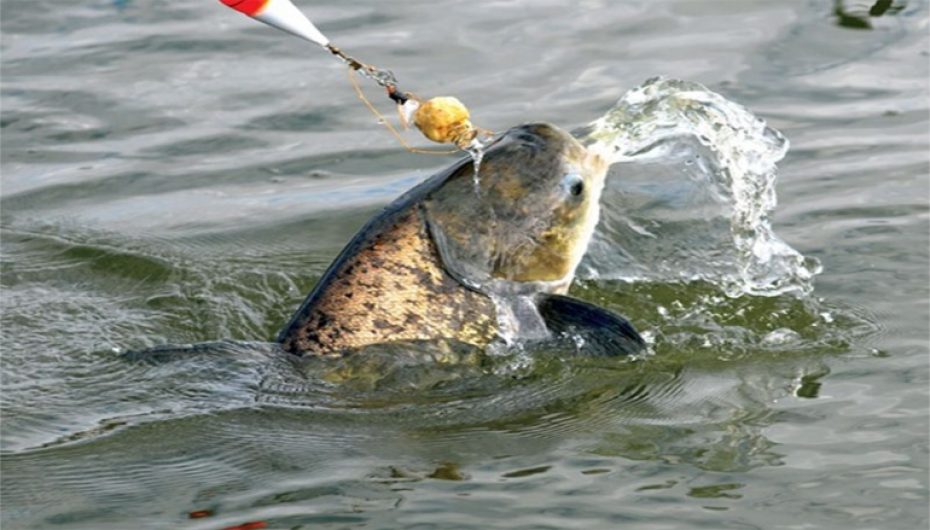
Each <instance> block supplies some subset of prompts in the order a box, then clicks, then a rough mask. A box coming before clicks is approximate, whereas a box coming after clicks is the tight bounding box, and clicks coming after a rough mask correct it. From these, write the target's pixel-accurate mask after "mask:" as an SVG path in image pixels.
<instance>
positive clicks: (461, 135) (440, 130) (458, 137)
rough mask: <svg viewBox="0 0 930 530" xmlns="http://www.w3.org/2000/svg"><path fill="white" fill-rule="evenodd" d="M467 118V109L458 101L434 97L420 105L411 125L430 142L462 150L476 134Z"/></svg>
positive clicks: (452, 98)
mask: <svg viewBox="0 0 930 530" xmlns="http://www.w3.org/2000/svg"><path fill="white" fill-rule="evenodd" d="M469 117H470V116H469V114H468V109H467V108H466V107H465V105H463V104H462V102H461V101H459V100H458V99H456V98H454V97H451V96H450V97H436V98H433V99H430V100H429V101H427V102H425V103H422V104H421V105H420V107H419V108H418V109H417V110H416V113H415V114H414V115H413V123H414V124H415V125H416V126H417V129H420V132H422V133H423V135H424V136H426V137H427V138H429V139H430V140H432V141H434V142H438V143H441V144H455V145H457V146H458V147H460V148H463V149H464V148H465V147H467V146H468V144H469V143H470V142H471V141H472V139H473V138H474V137H475V135H476V134H477V131H476V130H475V126H474V125H472V123H471V120H469Z"/></svg>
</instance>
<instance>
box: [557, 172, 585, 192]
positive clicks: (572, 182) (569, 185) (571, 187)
mask: <svg viewBox="0 0 930 530" xmlns="http://www.w3.org/2000/svg"><path fill="white" fill-rule="evenodd" d="M562 187H563V188H564V189H565V190H567V191H568V193H569V194H570V195H571V196H572V197H580V196H581V194H582V193H584V179H583V178H581V175H579V174H578V173H569V174H567V175H565V177H564V178H563V179H562Z"/></svg>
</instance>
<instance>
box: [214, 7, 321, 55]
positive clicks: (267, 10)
mask: <svg viewBox="0 0 930 530" xmlns="http://www.w3.org/2000/svg"><path fill="white" fill-rule="evenodd" d="M220 2H223V3H224V4H226V5H227V6H229V7H231V8H233V9H235V10H236V11H238V12H240V13H243V14H245V15H248V16H250V17H252V18H254V19H255V20H259V21H261V22H264V23H265V24H268V25H269V26H272V27H275V28H278V29H280V30H283V31H286V32H288V33H290V34H291V35H296V36H298V37H300V38H302V39H305V40H308V41H310V42H312V43H314V44H319V45H320V46H322V47H324V48H326V47H327V46H328V45H329V39H328V38H326V35H323V33H322V32H320V30H318V29H317V27H316V26H314V25H313V22H310V19H308V18H307V17H306V16H305V15H304V14H303V13H302V12H301V11H300V10H299V9H297V6H295V5H294V4H293V3H291V0H220Z"/></svg>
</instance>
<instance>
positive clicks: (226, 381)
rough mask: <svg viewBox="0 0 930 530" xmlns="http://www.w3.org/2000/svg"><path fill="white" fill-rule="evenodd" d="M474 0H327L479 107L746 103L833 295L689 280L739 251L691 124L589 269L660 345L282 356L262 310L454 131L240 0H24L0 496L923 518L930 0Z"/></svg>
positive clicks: (586, 287) (419, 78)
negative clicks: (365, 104)
mask: <svg viewBox="0 0 930 530" xmlns="http://www.w3.org/2000/svg"><path fill="white" fill-rule="evenodd" d="M304 7H307V6H304ZM480 7H481V8H476V7H475V5H473V4H464V3H456V2H440V3H439V4H437V5H435V6H432V8H431V9H430V10H428V12H427V11H424V10H423V6H421V5H418V4H409V3H395V4H392V5H391V8H390V10H387V11H386V10H385V8H384V5H383V4H380V3H365V2H361V3H353V4H352V5H345V4H344V3H339V2H328V1H325V0H324V1H321V2H315V3H314V5H313V6H312V8H310V7H307V8H308V9H309V10H310V11H311V12H312V14H313V17H314V21H315V22H317V23H319V24H320V26H321V28H325V29H326V31H327V34H329V35H331V36H332V37H333V38H334V39H337V40H338V41H339V42H340V43H344V44H345V45H346V47H351V49H352V50H353V51H357V52H358V54H359V55H360V56H364V57H366V58H371V60H372V61H374V62H376V63H377V64H385V65H390V66H391V67H392V68H393V69H394V70H395V71H396V72H398V75H399V76H402V77H403V79H409V80H416V83H417V87H418V88H419V87H422V89H423V91H424V93H437V94H438V93H452V92H454V93H456V94H460V95H462V96H463V98H467V100H468V102H469V106H470V107H471V109H472V110H473V112H475V113H476V114H477V115H480V116H481V118H482V119H481V123H482V125H485V126H487V127H490V128H493V129H495V130H505V129H507V128H508V127H510V126H511V125H514V124H518V123H522V122H527V121H537V120H549V121H552V122H553V123H556V124H558V125H560V126H562V127H564V128H567V129H568V128H571V127H573V126H578V125H581V124H584V123H588V122H590V121H591V120H592V119H593V118H595V117H597V116H599V115H601V114H603V113H604V112H605V111H606V110H608V109H610V108H611V106H612V105H613V104H614V102H616V101H617V99H618V97H620V96H621V95H622V94H623V93H624V92H625V91H626V90H627V89H629V88H632V87H635V86H637V85H639V84H640V82H641V81H642V80H644V79H649V78H651V77H653V76H655V75H657V74H661V75H665V76H667V77H668V78H677V79H688V80H693V81H694V82H699V83H701V84H702V86H704V87H707V89H708V90H709V91H711V92H713V93H716V94H721V95H722V96H724V97H725V98H726V100H729V101H735V102H738V103H739V104H740V105H742V106H743V107H745V108H746V109H751V111H752V113H753V114H754V115H756V116H758V117H760V118H762V119H764V120H765V121H766V123H767V124H768V126H769V127H770V128H772V129H777V130H779V131H781V132H782V133H784V136H785V137H787V138H790V140H791V145H792V148H791V150H790V151H788V152H787V154H786V155H785V157H784V158H783V159H782V160H781V161H780V162H779V173H778V181H777V183H776V188H777V192H778V201H779V205H778V208H777V209H776V210H775V211H774V214H772V213H769V214H768V215H770V216H771V225H772V226H773V227H774V228H775V231H776V233H777V235H778V237H779V238H780V239H781V240H782V241H784V242H785V243H786V244H789V245H790V246H791V248H793V249H795V250H796V251H797V252H798V253H799V254H800V255H804V256H807V257H812V258H817V259H819V260H820V261H821V262H822V263H823V265H824V270H823V272H822V273H821V274H819V275H818V276H817V277H816V289H815V290H814V291H813V293H812V294H811V295H810V296H799V295H798V294H797V293H795V294H788V293H782V294H777V295H774V296H758V295H754V294H751V293H750V294H742V295H741V296H736V297H733V296H728V290H727V289H724V288H722V287H721V284H720V282H717V281H715V279H714V277H702V276H699V275H698V277H697V278H695V277H694V276H688V275H686V276H684V277H682V276H681V275H680V273H681V269H680V268H679V265H681V264H690V265H693V266H694V267H695V268H696V269H697V270H704V271H705V272H706V271H707V270H709V269H708V268H707V267H704V268H703V269H701V266H702V265H703V264H704V263H710V262H713V261H714V260H717V259H720V257H721V256H720V255H719V254H718V253H717V249H718V248H721V249H732V248H733V247H732V238H731V237H730V223H729V220H730V217H729V215H728V214H729V213H730V212H729V211H728V209H727V207H726V204H725V203H722V202H721V201H720V200H719V199H720V197H719V196H717V194H715V193H712V192H709V191H708V190H709V189H711V188H709V187H707V186H705V185H702V184H703V182H704V181H701V180H700V179H699V178H698V177H699V176H700V175H701V173H702V172H704V171H706V170H707V169H708V168H710V167H712V165H708V164H706V161H707V160H708V159H709V158H708V153H706V152H703V151H701V149H702V147H700V146H696V145H694V144H692V146H691V147H692V148H691V150H690V151H688V152H687V153H684V152H683V154H685V155H687V156H683V157H681V158H678V159H674V160H671V159H668V158H662V159H657V160H652V161H649V162H646V161H643V160H640V161H637V162H636V163H624V164H617V165H615V166H614V169H613V171H612V173H611V175H610V178H609V181H608V188H607V190H606V191H605V196H604V200H603V204H604V205H605V207H604V209H603V211H602V224H601V225H600V228H599V231H598V233H597V234H596V239H595V241H594V245H593V246H592V248H591V253H590V254H589V256H588V257H587V258H586V260H585V262H583V264H582V270H583V271H584V275H583V276H584V277H585V278H587V279H586V280H584V281H581V282H576V285H575V286H574V287H573V289H572V294H573V295H574V296H577V297H580V298H583V299H585V300H588V301H590V302H593V303H596V304H598V305H601V306H604V307H607V308H609V309H611V310H614V311H616V312H619V313H622V314H624V315H625V316H627V317H628V318H630V320H631V321H632V322H634V323H635V324H636V326H637V327H638V329H639V330H640V331H641V332H642V333H643V336H644V337H645V338H647V339H648V342H649V344H650V352H649V353H648V354H647V355H645V356H642V357H640V358H636V359H629V360H616V359H613V360H612V359H603V358H588V357H584V358H580V357H578V356H576V355H572V354H569V353H570V352H567V351H562V350H559V349H554V348H550V349H548V350H546V349H542V350H539V351H526V350H519V349H517V348H515V349H513V350H506V349H505V350H504V351H502V352H501V355H498V356H469V355H468V352H461V354H462V356H463V359H464V360H465V361H466V362H464V363H461V362H454V363H449V362H448V361H449V359H448V358H446V357H443V356H441V355H437V356H436V357H435V358H434V359H433V361H432V362H417V361H418V360H419V359H410V358H405V357H404V356H403V355H400V354H401V353H403V352H397V351H389V350H388V349H385V350H384V351H381V352H377V351H375V352H370V353H371V355H369V356H367V357H359V358H355V359H346V360H342V361H333V362H326V361H323V362H319V363H316V364H314V363H312V362H310V363H306V364H303V363H294V362H291V361H290V360H288V358H287V357H286V356H283V355H280V354H279V353H280V352H278V351H277V350H276V348H275V346H274V345H269V344H267V343H265V342H262V341H267V340H270V339H271V338H272V337H274V336H275V334H276V333H277V331H278V329H279V328H280V326H281V325H282V324H283V323H284V322H285V321H286V319H287V317H288V316H289V315H290V313H291V312H292V311H293V310H294V308H295V307H297V305H298V304H299V303H300V301H301V300H302V298H303V296H304V295H305V294H306V292H307V291H308V290H309V289H310V287H311V286H312V285H313V284H314V282H315V281H316V280H317V278H318V277H319V275H320V274H321V273H322V271H323V270H324V269H325V267H326V266H327V265H328V264H329V262H330V261H331V260H332V259H333V257H334V256H335V254H336V253H337V252H338V251H339V249H340V248H341V247H342V245H344V244H345V242H346V241H347V240H348V239H349V238H350V237H351V236H352V234H353V233H354V231H355V230H356V229H357V228H358V227H359V226H360V225H361V224H362V223H363V222H364V221H365V220H366V219H368V218H369V217H370V216H371V215H374V214H375V213H376V212H377V210H378V208H380V207H381V206H383V205H384V204H386V203H387V202H388V201H389V200H391V199H392V198H393V197H395V196H397V195H398V194H399V193H401V192H403V191H404V190H405V189H408V188H410V187H411V186H413V185H414V184H415V183H416V182H418V181H419V180H421V179H422V178H424V177H425V176H427V175H428V174H430V173H432V172H434V171H436V170H438V169H439V168H441V167H443V166H445V165H447V164H448V163H451V161H443V160H441V159H436V158H433V157H416V156H414V155H411V154H409V153H407V152H406V151H404V150H402V149H399V148H398V147H397V146H396V145H394V144H393V143H392V140H391V139H390V138H389V137H386V136H385V135H383V133H382V132H381V131H380V129H379V128H378V127H377V124H375V123H372V120H371V117H370V115H368V114H367V113H366V111H365V109H364V108H361V107H360V106H359V105H358V103H357V101H356V100H355V96H354V95H353V94H352V93H351V90H349V88H348V85H346V83H345V79H344V72H343V71H342V70H341V69H340V68H339V65H338V64H332V63H333V61H331V58H329V57H327V56H325V55H324V54H318V53H313V54H310V53H308V52H307V50H306V48H305V47H301V46H295V45H294V42H293V40H292V39H288V38H286V37H282V36H281V35H280V34H279V33H278V32H275V31H273V30H270V29H266V28H263V27H260V26H256V25H254V23H252V22H251V21H249V20H247V19H244V17H238V18H237V17H232V18H229V12H228V10H227V9H226V8H224V7H223V6H220V5H212V4H210V3H190V4H184V5H177V6H171V8H170V9H165V6H155V5H150V4H147V3H142V2H115V3H114V2H98V3H93V2H92V3H89V4H74V3H62V2H52V1H44V0H42V1H30V2H23V1H18V0H10V1H9V2H4V3H3V16H2V18H0V25H2V30H3V36H2V43H0V46H2V52H3V64H2V74H3V75H2V76H3V86H2V97H3V106H2V107H3V108H2V115H0V126H2V150H0V163H2V186H3V197H2V205H0V206H2V210H0V230H2V234H0V237H2V246H0V272H2V274H0V307H2V310H3V311H2V315H0V318H2V321H0V323H2V333H3V352H2V355H3V359H2V360H3V362H2V368H0V377H2V386H3V392H2V393H0V400H2V405H3V430H2V436H0V449H2V453H0V467H2V475H3V481H2V483H0V495H2V505H3V511H2V516H0V517H2V524H3V527H4V528H56V527H64V528H95V529H100V528H112V529H124V528H129V527H133V528H136V527H142V528H166V527H184V528H197V529H213V530H215V529H217V528H227V527H233V528H235V527H239V528H248V527H249V526H248V525H252V527H256V528H257V527H258V525H264V526H266V527H268V528H310V527H313V528H317V527H332V528H342V527H348V526H359V527H363V526H375V527H383V528H409V527H417V526H422V527H428V526H443V527H455V528H502V527H506V528H515V527H524V528H545V527H556V528H570V527H585V528H613V527H624V528H657V527H661V528H690V527H702V528H721V527H727V526H728V525H729V526H734V525H744V526H753V527H760V528H794V527H805V526H806V527H818V528H924V527H926V526H927V522H928V520H927V516H926V506H927V500H928V499H927V493H926V492H927V491H928V484H927V476H926V470H927V462H926V436H927V435H926V433H927V421H928V419H927V418H928V417H927V414H926V388H927V384H928V373H927V349H926V348H927V347H926V344H927V322H928V315H927V304H926V300H927V296H928V293H927V281H926V270H927V261H928V256H927V254H928V253H927V249H926V236H927V223H926V220H927V213H928V208H927V204H926V197H927V194H928V183H927V180H926V178H925V177H926V174H927V167H928V155H927V149H926V145H927V93H928V89H930V87H928V81H927V79H928V75H930V72H928V69H927V57H928V55H930V49H928V42H927V38H926V27H927V7H928V6H927V2H926V1H913V0H912V1H907V2H903V1H900V0H895V1H894V2H878V1H873V0H869V1H861V2H859V1H853V0H849V1H844V2H833V1H831V0H823V1H814V2H809V1H807V0H798V1H790V2H775V3H772V2H757V3H734V2H728V1H720V2H714V1H708V2H702V3H695V2H692V1H690V0H680V1H678V0H662V1H659V2H636V1H634V2H624V3H622V4H616V5H606V4H603V5H602V3H599V2H583V3H580V4H578V5H577V6H573V7H572V9H571V11H570V12H566V11H565V8H564V6H558V7H556V6H550V5H547V4H540V3H520V4H511V3H506V2H505V3H501V2H498V3H495V4H493V6H492V5H487V6H480ZM835 10H840V12H841V13H844V14H845V15H842V16H841V15H840V13H839V12H835ZM843 16H849V17H858V18H859V19H860V20H865V21H867V22H868V23H869V24H870V25H871V27H872V31H852V30H850V29H848V26H846V25H843V18H842V17H843ZM240 18H242V20H239V19H240ZM427 22H428V23H427ZM379 55H380V57H379ZM450 87H454V90H452V89H450ZM699 143H700V142H699ZM776 151H777V150H776ZM701 160H704V161H705V164H704V165H702V163H701V162H700V161H701ZM689 161H691V163H690V164H688V162H689ZM657 220H658V221H657ZM727 245H729V246H727ZM637 264H638V265H637ZM627 267H629V268H627ZM700 278H703V279H700ZM730 294H732V293H730ZM218 338H225V339H229V341H225V342H222V343H220V344H214V345H212V346H210V347H208V348H199V349H194V350H193V351H192V350H185V349H180V350H177V349H176V350H174V351H173V352H168V351H163V352H162V354H161V355H160V356H156V357H153V358H148V359H146V360H131V359H126V358H125V357H124V356H123V355H122V354H121V353H120V352H122V351H124V350H126V349H131V350H141V349H145V348H147V347H151V346H155V345H158V344H165V343H174V344H177V343H202V342H203V341H208V340H215V339H218ZM255 341H257V342H255ZM114 349H116V351H114ZM407 351H408V352H409V350H407Z"/></svg>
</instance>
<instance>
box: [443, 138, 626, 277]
mask: <svg viewBox="0 0 930 530" xmlns="http://www.w3.org/2000/svg"><path fill="white" fill-rule="evenodd" d="M607 168H608V164H607V163H606V162H605V161H604V160H603V158H602V157H600V156H598V155H597V154H595V153H593V152H590V151H589V150H588V149H586V148H585V147H584V146H583V145H581V144H580V143H579V142H578V141H577V140H575V138H573V137H572V136H571V135H569V134H568V133H566V132H565V131H563V130H561V129H559V128H557V127H555V126H553V125H549V124H545V123H534V124H527V125H521V126H519V127H514V128H513V129H510V130H509V131H508V132H506V133H505V134H504V135H502V136H501V137H500V138H499V139H498V140H497V141H496V142H495V143H493V144H492V145H491V146H489V147H488V149H487V150H486V152H485V153H484V155H483V159H482V162H481V164H480V166H479V171H478V174H477V178H476V177H475V174H474V170H473V169H474V168H473V164H465V165H463V166H461V167H459V168H458V169H457V170H456V171H455V172H454V173H453V174H452V175H451V176H450V177H449V178H447V179H446V180H445V181H444V183H443V184H442V186H441V187H439V188H438V189H436V190H434V191H433V193H431V194H430V196H429V197H428V198H427V200H426V201H424V206H425V209H426V212H427V221H428V223H429V226H430V230H431V232H432V234H433V238H434V240H435V242H436V244H437V246H438V247H439V251H440V255H441V257H442V260H443V263H444V265H445V266H446V268H447V270H449V271H450V272H451V273H453V275H454V276H456V277H458V278H459V279H460V280H461V281H463V282H465V283H466V284H469V283H470V284H473V285H475V286H487V285H491V284H494V285H509V286H511V287H513V286H518V287H517V288H518V289H519V286H521V285H522V286H528V287H529V290H537V291H538V290H545V291H550V292H564V291H565V290H567V288H568V286H569V284H570V283H571V281H572V279H573V278H574V274H575V269H576V268H577V266H578V263H579V262H580V261H581V258H582V257H583V256H584V253H585V252H586V250H587V247H588V243H589V242H590V240H591V236H592V234H593V233H594V228H595V226H596V225H597V221H598V216H599V202H600V196H601V192H602V191H603V189H604V182H605V176H606V173H607Z"/></svg>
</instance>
